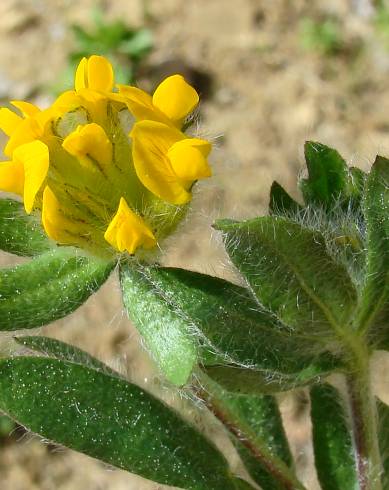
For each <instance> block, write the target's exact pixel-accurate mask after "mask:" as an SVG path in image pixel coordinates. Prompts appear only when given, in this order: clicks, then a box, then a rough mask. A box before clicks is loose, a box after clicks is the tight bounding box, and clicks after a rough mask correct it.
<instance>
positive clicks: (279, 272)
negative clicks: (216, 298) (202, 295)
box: [216, 217, 357, 343]
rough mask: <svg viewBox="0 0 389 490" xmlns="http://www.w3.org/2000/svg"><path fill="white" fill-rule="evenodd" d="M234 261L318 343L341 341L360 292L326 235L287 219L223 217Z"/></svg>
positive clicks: (282, 314) (272, 306) (263, 298)
mask: <svg viewBox="0 0 389 490" xmlns="http://www.w3.org/2000/svg"><path fill="white" fill-rule="evenodd" d="M216 228H217V229H219V230H221V231H222V232H223V234H224V238H225V242H226V248H227V252H228V254H229V256H230V257H231V260H232V262H233V263H234V264H235V266H236V267H237V268H238V270H239V271H240V272H241V274H242V275H243V277H244V278H245V279H246V281H247V282H248V284H249V286H250V288H251V289H252V291H253V293H254V294H255V296H256V298H257V299H258V302H259V304H261V305H262V306H263V307H264V308H265V309H267V310H270V311H271V312H273V314H274V315H275V316H276V317H278V318H279V320H280V321H281V322H283V323H284V324H286V325H289V326H290V327H291V328H292V329H293V330H292V335H295V333H298V332H300V333H303V334H305V335H310V336H311V338H312V343H314V342H322V341H324V342H326V341H329V340H333V341H334V340H335V341H336V339H337V336H338V335H341V334H342V332H344V330H345V329H346V328H347V326H348V323H349V322H350V318H351V317H352V315H353V312H354V309H355V306H356V301H357V294H356V291H355V288H354V285H353V283H352V281H351V279H350V276H349V275H348V273H347V271H346V269H345V268H344V266H343V265H342V264H340V263H338V262H336V261H335V260H334V259H333V258H332V257H331V256H330V255H329V254H328V252H327V248H326V242H325V240H324V237H323V235H322V234H321V233H320V232H318V231H316V230H311V229H308V228H305V227H303V226H301V225H299V224H297V223H294V222H292V221H289V220H287V219H284V218H281V217H263V218H256V219H252V220H248V221H244V222H241V223H236V222H230V221H229V220H220V221H218V222H217V225H216Z"/></svg>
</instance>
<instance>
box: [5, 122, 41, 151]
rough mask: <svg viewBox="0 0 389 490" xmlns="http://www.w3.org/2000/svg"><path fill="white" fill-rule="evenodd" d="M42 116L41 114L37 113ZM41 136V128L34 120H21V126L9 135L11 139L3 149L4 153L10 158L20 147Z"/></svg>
mask: <svg viewBox="0 0 389 490" xmlns="http://www.w3.org/2000/svg"><path fill="white" fill-rule="evenodd" d="M40 114H43V113H39V115H40ZM42 135H43V127H42V125H41V124H40V122H38V121H37V120H36V119H35V118H32V117H29V118H27V119H23V120H22V122H21V124H19V126H18V127H17V128H16V129H15V131H14V132H13V133H12V134H11V137H10V139H9V141H8V143H7V144H6V146H5V148H4V153H5V155H7V156H8V157H10V158H12V155H13V152H14V151H15V149H16V148H17V147H19V146H20V145H24V144H25V143H30V142H31V141H34V140H37V139H39V138H41V137H42Z"/></svg>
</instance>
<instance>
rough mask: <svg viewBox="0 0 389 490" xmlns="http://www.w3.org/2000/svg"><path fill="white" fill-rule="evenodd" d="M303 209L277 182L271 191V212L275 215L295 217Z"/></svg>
mask: <svg viewBox="0 0 389 490" xmlns="http://www.w3.org/2000/svg"><path fill="white" fill-rule="evenodd" d="M302 209H303V207H302V206H300V204H299V203H298V202H296V201H295V200H294V199H293V198H292V197H291V196H290V195H289V194H288V193H287V192H286V190H285V189H284V188H283V187H282V186H281V185H280V184H279V183H278V182H276V181H274V182H273V184H272V186H271V189H270V201H269V211H270V214H275V215H287V216H290V215H294V214H296V213H298V212H299V211H301V210H302Z"/></svg>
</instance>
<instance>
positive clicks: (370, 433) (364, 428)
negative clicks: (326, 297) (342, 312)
mask: <svg viewBox="0 0 389 490" xmlns="http://www.w3.org/2000/svg"><path fill="white" fill-rule="evenodd" d="M357 339H358V342H355V343H354V345H353V358H352V371H351V372H350V373H349V374H348V375H347V377H346V379H347V388H348V396H349V405H350V416H351V422H352V431H353V439H354V450H355V458H356V464H357V474H358V482H359V490H382V484H381V477H380V475H381V471H382V463H381V456H380V451H379V447H378V431H377V413H376V402H375V398H374V395H373V393H372V390H371V381H370V369H369V367H370V366H369V357H370V353H369V351H368V349H367V348H366V342H365V341H364V339H363V338H362V337H359V338H357Z"/></svg>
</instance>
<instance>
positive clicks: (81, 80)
mask: <svg viewBox="0 0 389 490" xmlns="http://www.w3.org/2000/svg"><path fill="white" fill-rule="evenodd" d="M87 77H88V60H87V59H86V58H82V60H81V61H80V63H79V64H78V66H77V70H76V76H75V79H74V88H75V89H76V91H77V92H78V91H79V90H81V89H83V88H86V87H87V86H88V78H87Z"/></svg>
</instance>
